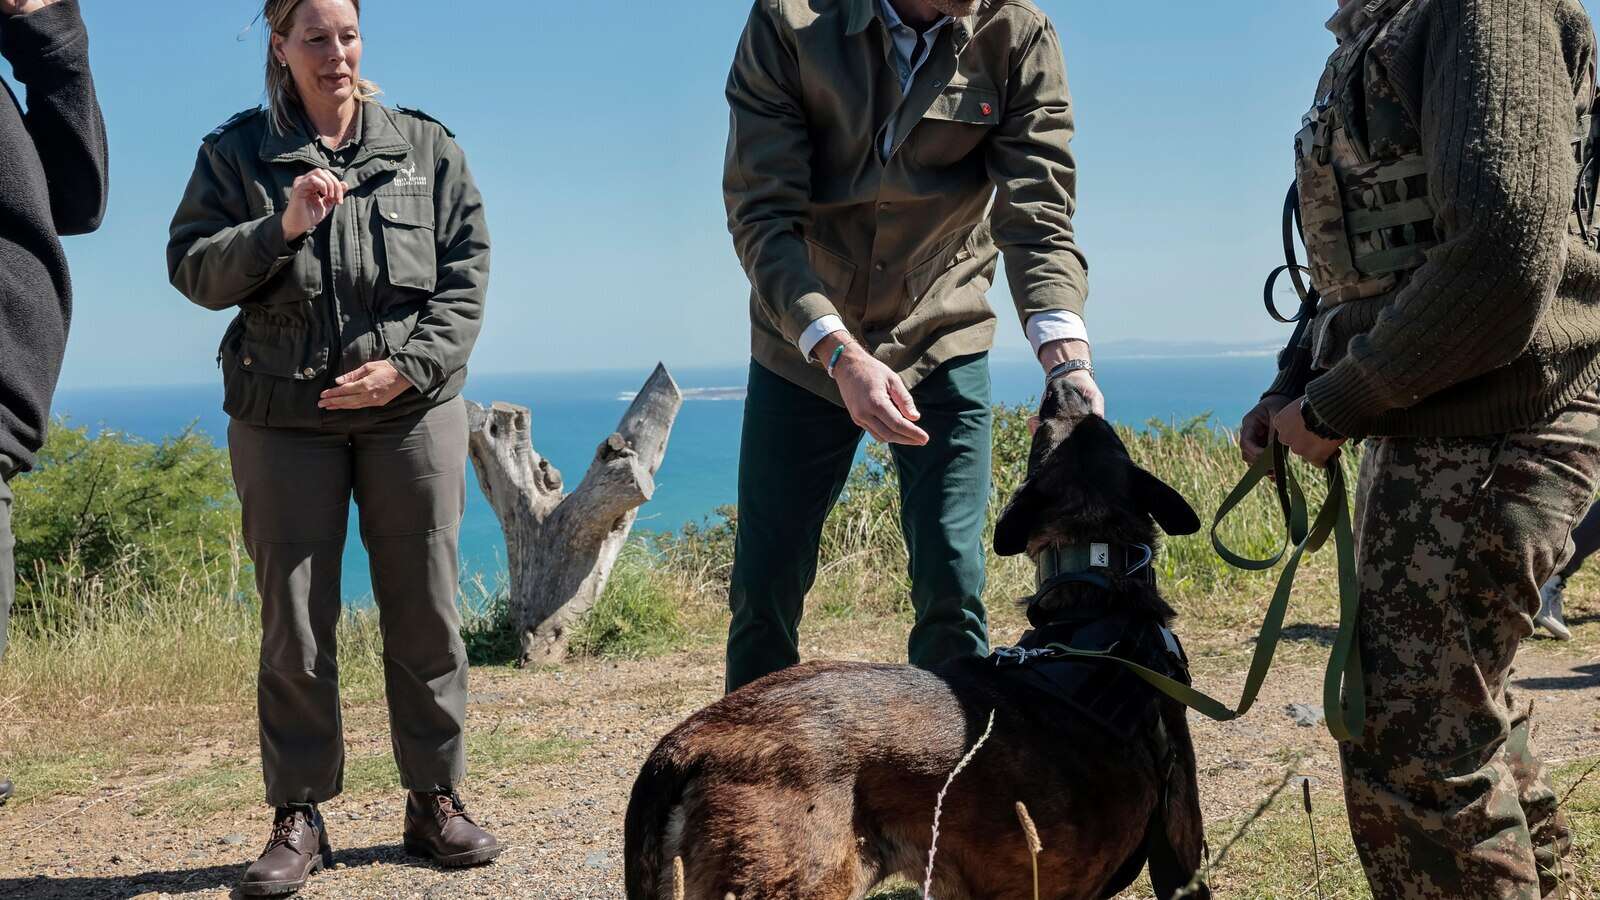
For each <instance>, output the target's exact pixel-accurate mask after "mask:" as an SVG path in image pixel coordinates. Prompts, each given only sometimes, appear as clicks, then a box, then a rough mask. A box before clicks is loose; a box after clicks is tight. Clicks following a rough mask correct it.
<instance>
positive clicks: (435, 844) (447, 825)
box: [405, 791, 502, 868]
mask: <svg viewBox="0 0 1600 900" xmlns="http://www.w3.org/2000/svg"><path fill="white" fill-rule="evenodd" d="M405 846H406V852H407V853H409V854H411V855H412V856H421V857H426V858H427V859H431V860H433V861H434V862H436V863H438V864H439V865H441V866H446V867H449V868H456V867H458V866H476V865H481V864H483V863H486V862H488V861H489V860H491V859H494V858H495V857H496V856H499V855H500V850H501V849H502V848H501V847H500V842H499V841H497V840H495V839H494V835H492V834H490V833H489V832H487V831H484V830H483V829H482V828H479V827H478V823H476V822H474V821H472V817H471V816H468V815H467V808H466V807H465V806H463V805H462V803H461V798H460V797H457V796H456V794H455V792H454V791H438V792H429V793H419V792H417V791H410V792H409V793H407V794H406V839H405Z"/></svg>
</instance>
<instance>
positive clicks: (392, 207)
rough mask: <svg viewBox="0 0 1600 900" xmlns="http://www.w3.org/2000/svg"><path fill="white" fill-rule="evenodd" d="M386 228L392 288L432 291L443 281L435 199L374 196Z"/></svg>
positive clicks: (385, 269) (386, 255)
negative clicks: (434, 227) (440, 270)
mask: <svg viewBox="0 0 1600 900" xmlns="http://www.w3.org/2000/svg"><path fill="white" fill-rule="evenodd" d="M373 199H375V200H376V201H377V205H378V212H377V216H378V218H379V220H381V221H382V222H383V227H382V228H380V229H379V230H380V231H382V232H383V240H382V247H383V259H382V260H381V262H380V265H381V266H382V269H383V272H384V274H385V275H387V276H388V279H389V284H391V285H393V286H394V287H397V288H411V289H414V290H419V291H431V290H433V289H434V286H435V285H436V284H437V283H438V280H439V251H438V248H437V247H436V246H435V245H434V235H433V198H432V197H420V196H419V197H410V196H400V197H391V196H385V195H383V194H377V195H374V198H373Z"/></svg>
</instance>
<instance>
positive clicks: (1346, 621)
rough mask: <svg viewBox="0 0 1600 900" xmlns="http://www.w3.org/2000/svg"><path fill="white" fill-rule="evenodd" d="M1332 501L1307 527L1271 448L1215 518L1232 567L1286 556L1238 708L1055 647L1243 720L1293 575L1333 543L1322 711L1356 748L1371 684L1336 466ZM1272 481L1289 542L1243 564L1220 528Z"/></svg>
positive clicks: (1283, 454)
mask: <svg viewBox="0 0 1600 900" xmlns="http://www.w3.org/2000/svg"><path fill="white" fill-rule="evenodd" d="M1327 473H1328V499H1327V500H1326V501H1325V502H1324V503H1323V505H1322V509H1321V510H1319V511H1318V513H1317V517H1316V520H1315V521H1313V522H1310V523H1309V524H1308V510H1307V504H1306V499H1305V494H1304V493H1303V492H1302V491H1301V490H1300V485H1299V484H1298V483H1297V482H1296V480H1295V478H1294V473H1293V471H1292V470H1291V469H1290V468H1289V460H1288V451H1287V449H1286V448H1285V447H1284V446H1283V445H1282V444H1280V443H1278V442H1276V441H1274V442H1273V445H1272V448H1271V450H1270V452H1267V453H1263V454H1261V457H1260V458H1259V459H1257V460H1256V462H1255V464H1254V465H1252V466H1251V467H1250V471H1249V472H1247V473H1245V476H1244V479H1243V480H1242V481H1240V482H1239V485H1238V487H1235V488H1234V489H1233V492H1232V493H1230V494H1229V495H1228V498H1227V499H1226V500H1224V501H1223V502H1222V506H1221V507H1220V508H1218V510H1217V517H1216V519H1215V520H1214V521H1213V522H1212V525H1211V545H1212V546H1213V547H1214V548H1216V551H1217V555H1218V556H1220V557H1222V559H1223V560H1224V561H1225V562H1227V563H1228V564H1229V565H1232V566H1234V567H1236V568H1240V569H1245V570H1247V571H1252V572H1261V571H1266V570H1267V569H1271V568H1273V567H1274V566H1276V565H1277V564H1278V563H1279V562H1281V561H1282V560H1283V559H1284V557H1285V556H1286V555H1287V556H1288V560H1289V561H1288V563H1287V564H1285V565H1284V567H1283V574H1281V575H1279V576H1278V586H1277V589H1276V590H1275V591H1273V594H1272V600H1271V602H1269V603H1268V604H1267V612H1266V617H1265V619H1264V621H1263V622H1262V623H1261V632H1260V634H1259V635H1258V636H1257V638H1256V649H1255V655H1254V657H1253V658H1252V659H1251V661H1250V672H1249V674H1248V675H1246V676H1245V682H1244V693H1243V695H1242V696H1241V697H1240V699H1239V703H1238V705H1237V706H1233V707H1230V706H1228V705H1226V704H1224V703H1223V702H1221V701H1220V700H1217V699H1216V698H1214V697H1211V696H1209V695H1207V694H1205V693H1202V692H1201V691H1198V690H1195V689H1194V688H1193V687H1190V686H1189V685H1187V684H1184V683H1183V682H1181V681H1176V680H1174V679H1172V678H1168V677H1167V676H1165V675H1162V674H1161V673H1160V672H1156V671H1153V670H1151V669H1148V668H1145V667H1144V666H1141V665H1139V664H1137V663H1133V662H1129V661H1128V660H1125V659H1121V658H1118V657H1115V656H1112V655H1111V652H1110V651H1109V650H1107V651H1099V652H1096V651H1092V650H1074V649H1072V648H1070V647H1066V646H1063V645H1060V644H1052V645H1050V649H1052V650H1055V651H1056V652H1057V653H1058V654H1060V655H1062V656H1078V657H1089V658H1097V659H1108V660H1115V661H1117V662H1119V663H1122V664H1123V665H1124V666H1127V667H1128V668H1129V669H1130V670H1132V671H1133V672H1134V674H1136V675H1138V676H1139V677H1140V678H1142V679H1144V680H1145V681H1146V682H1148V683H1149V684H1150V686H1152V687H1154V688H1155V689H1156V690H1158V691H1160V692H1161V693H1163V694H1165V695H1167V696H1168V697H1170V698H1172V699H1173V700H1176V701H1178V702H1179V703H1182V704H1183V705H1184V706H1187V707H1189V708H1190V709H1193V710H1194V711H1195V712H1198V713H1200V714H1201V715H1203V716H1206V717H1207V718H1210V719H1214V720H1216V721H1218V722H1229V721H1232V720H1234V719H1237V718H1239V717H1240V716H1243V715H1244V714H1245V713H1247V712H1249V711H1250V708H1251V707H1252V706H1254V705H1255V702H1256V698H1257V696H1258V695H1259V694H1260V692H1261V685H1262V683H1263V682H1265V681H1266V678H1267V672H1268V671H1269V670H1270V669H1271V668H1272V658H1273V656H1274V654H1276V653H1277V650H1278V643H1279V642H1280V641H1281V640H1282V638H1283V619H1284V615H1285V614H1286V613H1287V612H1288V609H1289V597H1290V594H1291V593H1292V592H1293V589H1294V578H1295V574H1296V573H1297V572H1299V570H1300V562H1301V560H1302V559H1304V557H1305V555H1306V553H1308V552H1309V553H1315V552H1316V551H1318V550H1320V549H1321V548H1322V547H1323V545H1324V544H1326V543H1327V541H1328V538H1329V537H1332V538H1333V544H1334V550H1335V553H1336V554H1337V556H1338V566H1339V633H1338V636H1337V637H1335V638H1334V642H1333V651H1332V653H1331V654H1330V655H1329V658H1328V669H1327V672H1326V674H1325V675H1324V676H1323V682H1322V704H1323V710H1324V712H1325V714H1326V716H1327V723H1328V731H1329V732H1330V733H1331V734H1332V735H1333V737H1334V739H1335V740H1339V741H1355V740H1359V739H1360V738H1361V733H1362V726H1363V724H1364V722H1365V720H1366V711H1367V700H1366V681H1365V679H1364V678H1363V677H1362V674H1361V651H1360V648H1359V647H1358V646H1357V644H1356V611H1357V609H1358V608H1359V604H1360V593H1359V590H1358V588H1359V584H1358V582H1357V578H1356V554H1355V535H1354V532H1353V530H1352V528H1351V526H1350V497H1349V491H1348V490H1347V489H1346V487H1345V477H1344V468H1343V466H1341V465H1340V464H1339V460H1338V458H1337V457H1336V458H1334V459H1333V460H1332V461H1330V462H1329V463H1328V466H1327ZM1269 474H1271V475H1272V476H1273V478H1274V480H1275V486H1276V489H1277V495H1278V503H1279V506H1280V507H1281V509H1282V510H1283V516H1284V524H1285V534H1284V541H1283V544H1282V546H1280V547H1279V549H1278V552H1277V553H1275V554H1274V555H1272V556H1271V557H1268V558H1267V559H1250V558H1248V557H1244V556H1240V555H1239V554H1237V553H1234V552H1233V551H1232V550H1230V549H1228V547H1227V545H1225V544H1223V543H1222V538H1221V537H1220V536H1218V534H1217V530H1218V529H1219V528H1220V527H1221V526H1222V523H1223V521H1224V520H1225V519H1226V518H1227V517H1228V515H1229V514H1230V513H1232V512H1233V511H1234V510H1235V509H1236V508H1238V506H1239V504H1240V503H1243V502H1244V500H1245V498H1246V497H1248V496H1250V494H1251V492H1252V491H1254V490H1255V489H1256V487H1257V486H1258V485H1260V484H1261V482H1262V480H1263V479H1265V478H1266V477H1267V476H1268V475H1269Z"/></svg>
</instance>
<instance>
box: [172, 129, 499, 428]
mask: <svg viewBox="0 0 1600 900" xmlns="http://www.w3.org/2000/svg"><path fill="white" fill-rule="evenodd" d="M269 119H270V117H269V116H268V115H267V114H266V112H265V111H263V110H260V109H256V110H249V111H246V112H243V113H240V114H239V115H237V116H234V117H233V118H232V119H230V120H229V121H228V122H227V123H225V124H224V125H223V126H222V127H220V128H218V129H217V130H216V131H213V132H212V133H211V134H210V135H207V136H206V138H205V141H204V142H203V144H202V145H201V147H200V157H199V160H198V161H197V162H196V164H195V169H194V174H193V175H192V176H191V177H190V179H189V187H188V190H187V191H186V192H185V193H184V196H183V202H182V203H181V205H179V207H178V211H177V214H176V215H175V216H174V218H173V222H172V230H171V236H170V241H169V243H168V245H167V267H168V274H169V275H170V277H171V279H172V284H173V286H174V287H176V288H177V289H178V290H179V291H181V292H182V293H183V294H184V296H186V297H188V298H189V299H190V300H192V301H194V302H195V303H197V304H199V305H200V306H203V307H205V308H207V309H215V310H224V309H232V308H234V307H237V308H238V310H239V312H238V315H237V316H236V317H235V318H234V320H233V323H232V324H231V325H230V326H229V327H228V331H227V333H226V335H225V336H224V337H223V340H222V347H221V349H220V351H219V353H218V357H217V362H218V365H219V366H221V368H222V371H223V381H224V385H225V400H224V404H223V406H224V409H225V410H226V411H227V413H228V414H229V415H230V416H232V417H233V418H235V419H239V420H241V421H245V422H248V423H250V424H254V425H272V426H286V427H319V426H325V425H338V424H353V421H352V418H351V417H356V416H367V417H372V418H386V417H389V416H394V415H400V414H403V413H407V412H412V411H416V410H419V409H425V408H427V407H430V406H434V405H437V404H439V403H443V402H445V401H447V400H450V399H452V398H454V397H455V396H457V395H459V394H460V392H461V386H462V384H463V382H464V381H465V380H466V365H467V357H468V355H469V354H470V353H471V351H472V346H473V343H474V342H475V341H476V340H477V337H478V331H479V328H480V326H481V324H482V320H483V305H484V297H485V294H486V292H487V289H488V283H489V232H488V227H487V225H486V223H485V219H484V209H483V198H482V197H481V196H480V195H479V194H478V188H477V186H476V185H475V184H474V183H473V180H472V175H471V174H470V173H469V172H468V171H467V165H466V158H465V156H464V155H463V154H462V152H461V148H460V147H459V146H458V145H457V144H456V142H455V139H454V136H453V135H452V134H451V132H450V131H449V130H448V129H446V128H445V127H444V126H443V125H441V124H439V123H438V122H437V121H435V120H433V119H431V118H429V117H428V116H426V115H424V114H422V113H418V112H415V111H413V110H406V109H389V108H386V107H383V106H380V105H379V104H377V103H368V104H366V105H365V106H364V107H363V110H362V115H361V126H360V137H359V140H358V141H357V142H356V144H355V146H354V147H353V148H350V149H349V150H347V151H346V154H345V156H344V157H343V159H342V160H340V161H339V162H337V163H335V162H331V161H330V155H329V154H328V153H327V152H326V151H324V150H323V149H322V148H321V147H320V146H319V145H318V143H317V141H316V139H315V138H313V137H310V136H308V135H307V134H306V133H305V132H306V129H302V128H297V129H295V130H294V131H292V132H289V133H285V134H279V133H277V132H276V131H275V130H273V129H272V128H271V127H270V125H269V124H268V123H269ZM314 168H324V169H329V170H330V171H333V173H334V175H335V177H342V179H343V181H344V183H345V185H346V186H347V187H348V193H346V195H345V199H344V202H343V203H342V204H341V205H339V206H337V207H335V208H334V210H333V212H332V213H330V214H329V215H328V218H327V219H326V220H324V221H323V223H322V224H321V225H319V226H317V228H315V229H313V230H312V232H311V233H310V234H308V235H305V236H302V237H301V238H299V239H298V240H295V241H288V240H285V238H284V233H283V212H284V210H285V209H286V208H287V206H288V202H289V191H290V188H291V186H292V185H293V184H294V181H295V179H296V178H299V177H300V176H302V175H304V174H306V173H307V172H310V171H311V170H312V169H314ZM341 170H342V171H341ZM379 359H388V360H389V361H390V362H391V363H393V365H394V367H395V368H396V369H397V370H399V372H400V374H402V375H404V376H405V377H406V379H407V380H409V381H410V382H411V384H412V385H414V387H415V390H408V391H406V392H405V393H404V394H402V395H401V396H400V397H399V398H397V399H396V400H394V401H393V402H392V403H390V404H389V405H388V406H386V407H383V408H381V409H380V408H374V409H364V410H356V411H354V412H349V411H347V412H329V411H324V410H319V409H318V408H317V400H318V397H319V395H320V394H321V393H322V391H324V390H326V389H327V388H328V387H330V386H331V385H332V383H333V379H334V378H336V377H338V376H339V375H341V374H344V372H346V371H349V370H351V369H353V368H355V367H356V366H359V365H361V364H362V363H366V362H371V361H373V360H379Z"/></svg>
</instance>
